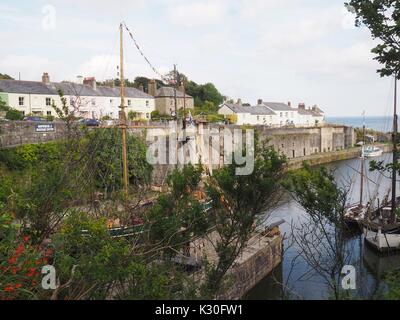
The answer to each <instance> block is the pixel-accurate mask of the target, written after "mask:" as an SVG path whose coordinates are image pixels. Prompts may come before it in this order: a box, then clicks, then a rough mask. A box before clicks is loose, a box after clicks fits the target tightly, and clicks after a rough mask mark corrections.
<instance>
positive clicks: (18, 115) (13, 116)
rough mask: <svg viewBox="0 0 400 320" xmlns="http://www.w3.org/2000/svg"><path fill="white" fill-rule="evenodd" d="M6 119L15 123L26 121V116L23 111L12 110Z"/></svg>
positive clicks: (8, 112)
mask: <svg viewBox="0 0 400 320" xmlns="http://www.w3.org/2000/svg"><path fill="white" fill-rule="evenodd" d="M6 119H8V120H13V121H21V120H23V119H24V115H23V113H22V112H21V111H18V110H15V109H10V110H8V111H7V113H6Z"/></svg>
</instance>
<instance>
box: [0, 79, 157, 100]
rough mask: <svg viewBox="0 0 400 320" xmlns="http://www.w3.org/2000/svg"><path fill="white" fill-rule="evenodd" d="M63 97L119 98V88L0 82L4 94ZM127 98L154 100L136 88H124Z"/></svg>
mask: <svg viewBox="0 0 400 320" xmlns="http://www.w3.org/2000/svg"><path fill="white" fill-rule="evenodd" d="M60 89H61V90H62V91H63V93H64V94H65V95H71V96H88V97H92V96H93V97H99V96H100V97H119V96H120V88H119V87H103V86H98V87H97V88H96V90H94V89H93V88H92V87H90V86H88V85H83V84H77V83H73V82H60V83H56V82H51V83H49V84H45V83H43V82H37V81H17V80H0V91H1V92H6V93H21V94H43V95H58V90H60ZM125 95H126V97H127V98H139V99H154V97H152V96H151V95H149V94H147V93H145V92H143V91H141V90H138V89H136V88H130V87H129V88H128V87H127V88H125Z"/></svg>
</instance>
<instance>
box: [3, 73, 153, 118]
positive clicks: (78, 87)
mask: <svg viewBox="0 0 400 320" xmlns="http://www.w3.org/2000/svg"><path fill="white" fill-rule="evenodd" d="M60 91H62V92H63V94H64V97H65V98H66V99H67V105H68V107H69V109H70V110H71V111H73V112H74V113H75V115H76V116H78V117H83V118H97V119H100V118H102V117H104V116H109V117H111V118H113V119H117V118H118V116H119V106H120V104H121V98H120V88H119V87H104V86H97V84H96V79H95V78H85V79H84V80H83V81H82V82H81V83H75V82H61V83H56V82H50V77H49V75H48V74H47V73H44V74H43V77H42V82H35V81H17V80H0V98H1V99H2V100H4V101H5V102H6V104H7V105H9V106H11V107H13V108H15V109H17V110H19V111H21V112H23V113H24V114H25V115H28V114H33V115H40V116H55V111H54V110H53V107H52V104H53V101H54V103H55V104H56V106H58V107H61V99H60V96H59V92H60ZM125 97H126V98H125V106H126V112H127V114H128V113H129V112H130V111H132V112H134V113H135V114H136V117H137V118H141V119H150V118H151V113H152V112H153V111H154V110H155V100H154V97H152V96H150V95H148V94H146V93H145V92H143V91H141V90H138V89H136V88H126V89H125Z"/></svg>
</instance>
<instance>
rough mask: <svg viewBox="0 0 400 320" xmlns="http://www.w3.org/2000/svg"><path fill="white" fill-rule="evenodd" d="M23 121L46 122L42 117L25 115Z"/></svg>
mask: <svg viewBox="0 0 400 320" xmlns="http://www.w3.org/2000/svg"><path fill="white" fill-rule="evenodd" d="M24 121H31V122H47V120H46V119H45V118H42V117H34V116H33V117H25V118H24Z"/></svg>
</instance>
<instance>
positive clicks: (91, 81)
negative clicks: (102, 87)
mask: <svg viewBox="0 0 400 320" xmlns="http://www.w3.org/2000/svg"><path fill="white" fill-rule="evenodd" d="M83 84H84V85H85V86H89V87H91V88H92V89H93V90H97V83H96V78H95V77H90V78H85V79H84V80H83Z"/></svg>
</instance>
